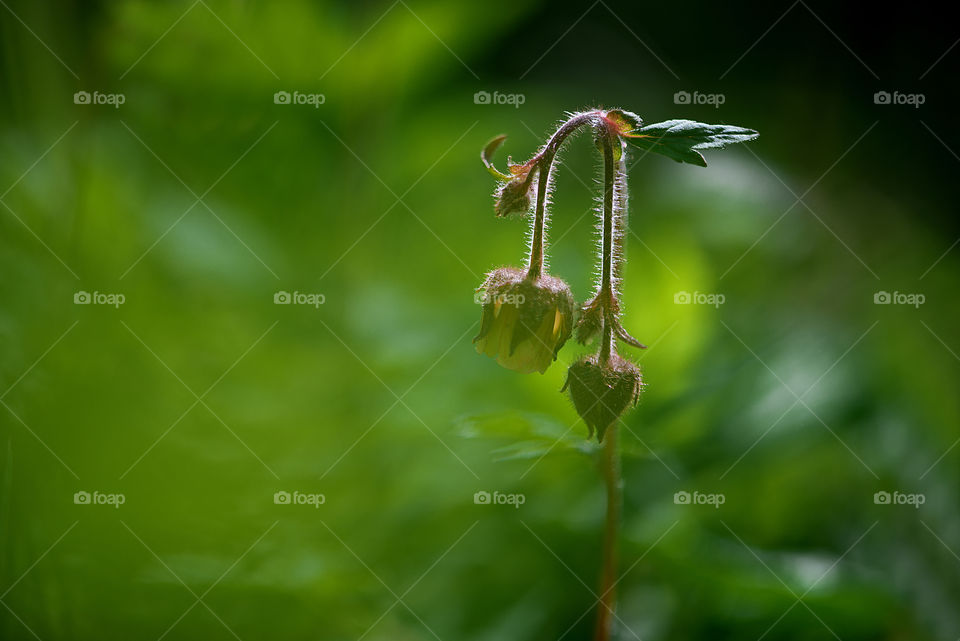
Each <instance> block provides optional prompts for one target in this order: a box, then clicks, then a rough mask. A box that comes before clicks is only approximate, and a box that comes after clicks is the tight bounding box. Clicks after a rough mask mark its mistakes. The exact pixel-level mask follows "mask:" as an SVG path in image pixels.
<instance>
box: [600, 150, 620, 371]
mask: <svg viewBox="0 0 960 641" xmlns="http://www.w3.org/2000/svg"><path fill="white" fill-rule="evenodd" d="M602 138H603V248H602V253H603V257H602V260H603V262H602V264H601V267H600V304H601V305H603V342H602V343H601V344H600V364H601V366H602V365H605V364H606V363H607V361H609V360H610V354H611V353H612V352H613V351H614V344H613V321H614V315H615V313H616V310H615V307H614V303H613V298H614V292H613V259H614V247H613V236H614V233H613V222H614V221H613V188H614V181H615V176H614V168H613V163H614V160H613V143H612V141H611V140H610V138H611V136H610V135H609V134H608V133H607V132H603V134H602Z"/></svg>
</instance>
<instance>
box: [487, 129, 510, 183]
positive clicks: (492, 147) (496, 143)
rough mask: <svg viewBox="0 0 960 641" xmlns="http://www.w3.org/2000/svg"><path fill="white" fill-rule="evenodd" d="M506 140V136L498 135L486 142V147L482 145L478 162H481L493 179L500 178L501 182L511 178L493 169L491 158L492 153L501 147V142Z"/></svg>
mask: <svg viewBox="0 0 960 641" xmlns="http://www.w3.org/2000/svg"><path fill="white" fill-rule="evenodd" d="M506 139H507V135H506V134H500V135H499V136H497V137H496V138H494V139H492V140H491V141H490V142H488V143H487V144H486V145H484V146H483V150H482V151H481V152H480V160H482V161H483V166H484V167H486V168H487V171H489V172H490V174H491V175H492V176H493V177H494V178H500V179H501V180H510V178H511V176H510V175H509V174H505V173H503V172H502V171H500V170H499V169H497V168H496V167H494V166H493V161H492V157H493V152H495V151H496V150H497V148H498V147H500V145H502V144H503V141H504V140H506Z"/></svg>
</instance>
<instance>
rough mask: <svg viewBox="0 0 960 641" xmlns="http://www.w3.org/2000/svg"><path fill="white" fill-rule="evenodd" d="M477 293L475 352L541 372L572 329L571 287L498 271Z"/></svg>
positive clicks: (509, 270) (514, 271) (516, 367)
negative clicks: (480, 307) (478, 320)
mask: <svg viewBox="0 0 960 641" xmlns="http://www.w3.org/2000/svg"><path fill="white" fill-rule="evenodd" d="M477 291H478V292H482V301H483V321H482V325H481V327H480V333H479V334H478V335H477V337H476V338H474V339H473V342H474V343H476V344H477V352H478V353H480V354H486V355H487V356H490V357H493V358H496V359H497V362H498V363H500V364H501V365H503V366H504V367H506V368H508V369H512V370H515V371H518V372H520V373H522V374H529V373H531V372H540V373H541V374H542V373H543V372H545V371H546V370H547V368H548V367H549V366H550V363H552V362H553V361H554V360H556V358H557V352H559V351H560V348H561V347H563V344H564V343H565V342H567V339H568V338H570V333H571V332H572V330H573V313H574V300H573V294H572V293H571V292H570V287H569V286H568V285H567V284H566V283H565V282H563V281H562V280H561V279H559V278H556V277H554V276H547V275H541V276H540V277H539V278H537V279H536V280H528V279H527V278H526V274H525V273H524V272H523V271H522V270H520V269H516V268H513V267H501V268H500V269H496V270H494V271H492V272H490V273H489V274H488V275H487V278H486V280H485V281H484V283H483V285H481V286H480V288H479V289H478V290H477Z"/></svg>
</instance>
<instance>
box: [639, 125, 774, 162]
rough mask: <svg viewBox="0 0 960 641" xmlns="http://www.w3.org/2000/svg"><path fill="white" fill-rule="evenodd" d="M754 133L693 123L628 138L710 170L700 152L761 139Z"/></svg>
mask: <svg viewBox="0 0 960 641" xmlns="http://www.w3.org/2000/svg"><path fill="white" fill-rule="evenodd" d="M759 135H760V134H758V133H757V132H756V131H754V130H753V129H745V128H743V127H736V126H733V125H707V124H704V123H702V122H695V121H693V120H667V121H665V122H658V123H655V124H652V125H647V126H646V127H641V128H640V129H637V130H635V131H634V132H633V133H630V134H624V137H626V138H629V139H630V140H632V141H633V143H634V144H635V145H636V146H637V147H640V148H641V149H646V150H647V151H653V152H656V153H658V154H663V155H664V156H666V157H667V158H673V159H674V160H676V161H677V162H687V163H690V164H691V165H698V166H700V167H706V166H707V161H706V160H705V159H704V158H703V155H701V154H700V152H699V151H697V150H699V149H721V148H723V147H725V146H727V145H731V144H734V143H738V142H747V141H748V140H753V139H754V138H756V137H757V136H759Z"/></svg>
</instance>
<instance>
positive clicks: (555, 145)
mask: <svg viewBox="0 0 960 641" xmlns="http://www.w3.org/2000/svg"><path fill="white" fill-rule="evenodd" d="M597 113H598V112H596V111H590V112H585V113H580V114H577V115H575V116H574V117H573V118H571V119H570V120H568V121H566V122H565V123H563V124H562V125H560V128H559V129H557V131H556V132H555V133H554V134H553V136H551V137H550V140H548V141H547V144H546V145H544V147H543V149H542V150H541V151H540V153H539V154H537V155H536V156H534V157H533V158H532V159H531V162H535V163H536V167H535V168H534V169H531V170H530V171H536V172H537V205H536V210H535V213H534V218H533V235H532V239H531V243H530V265H529V267H528V268H527V279H528V280H536V279H537V278H539V277H540V274H541V273H543V246H544V228H545V226H546V224H545V223H546V206H547V189H548V187H549V181H550V169H551V167H552V165H553V160H554V158H556V156H557V151H559V149H560V145H562V144H563V141H564V140H566V139H567V136H569V135H570V134H572V133H573V132H574V131H576V130H577V128H578V127H580V126H581V125H583V124H585V123H588V122H590V120H591V119H593V118H595V117H596V115H597Z"/></svg>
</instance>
